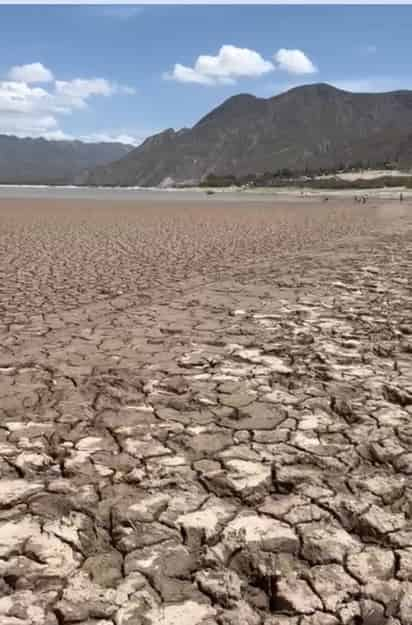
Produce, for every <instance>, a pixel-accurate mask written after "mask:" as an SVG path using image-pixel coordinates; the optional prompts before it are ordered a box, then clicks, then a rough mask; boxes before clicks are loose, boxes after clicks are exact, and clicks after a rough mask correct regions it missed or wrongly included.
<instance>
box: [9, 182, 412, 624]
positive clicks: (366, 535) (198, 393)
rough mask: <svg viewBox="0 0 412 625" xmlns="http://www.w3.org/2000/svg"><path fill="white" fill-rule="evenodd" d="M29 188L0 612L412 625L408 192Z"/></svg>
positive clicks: (53, 618)
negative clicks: (361, 200)
mask: <svg viewBox="0 0 412 625" xmlns="http://www.w3.org/2000/svg"><path fill="white" fill-rule="evenodd" d="M2 194H3V191H2ZM21 195H22V193H20V197H16V193H14V195H12V196H10V195H9V196H7V197H5V196H4V195H3V197H2V198H1V199H0V415H1V423H0V469H1V484H0V568H1V573H0V579H1V582H0V583H1V595H0V623H1V625H66V624H67V625H69V624H74V623H76V624H79V625H80V624H81V625H410V624H411V623H412V519H411V514H412V488H411V481H410V476H411V474H412V427H411V417H412V279H411V278H412V201H410V200H408V199H406V200H405V201H404V202H402V203H401V202H399V201H395V200H388V199H380V198H378V197H375V198H371V199H370V200H369V201H368V202H367V203H366V204H364V205H360V204H355V203H354V201H353V198H345V197H333V199H330V200H329V201H328V202H322V201H319V200H318V199H316V198H304V199H299V198H296V197H285V198H283V199H282V198H277V199H276V198H269V199H268V198H267V197H265V198H264V199H259V198H255V197H253V198H248V199H247V200H245V199H244V198H243V197H242V201H235V200H230V199H229V200H228V199H226V200H223V199H221V198H220V197H216V196H213V197H211V198H207V197H202V198H201V197H195V198H192V197H191V196H188V195H187V196H185V198H186V199H184V200H183V199H181V198H179V196H178V195H174V196H173V198H174V199H170V198H169V197H168V198H166V199H163V197H164V196H159V198H155V199H153V196H151V199H148V198H147V197H140V198H139V199H136V198H134V199H133V200H132V201H131V200H130V198H129V199H126V198H123V199H121V200H120V199H119V200H116V199H115V198H113V197H112V196H107V199H104V200H99V199H97V198H87V197H86V198H83V199H77V200H71V199H68V198H67V197H66V198H65V199H63V198H61V197H59V196H58V195H57V196H56V195H55V196H54V197H48V198H44V197H37V198H34V197H32V196H27V195H26V196H25V197H21ZM328 195H331V194H328ZM170 196H172V194H170Z"/></svg>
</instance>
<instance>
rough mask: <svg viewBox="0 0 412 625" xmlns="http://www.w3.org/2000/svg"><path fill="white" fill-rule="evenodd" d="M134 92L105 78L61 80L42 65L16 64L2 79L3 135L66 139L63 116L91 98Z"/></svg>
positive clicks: (0, 116)
mask: <svg viewBox="0 0 412 625" xmlns="http://www.w3.org/2000/svg"><path fill="white" fill-rule="evenodd" d="M40 84H41V86H39V85H40ZM134 93H136V91H135V89H134V88H133V87H129V86H124V85H119V84H117V83H115V82H112V81H110V80H107V79H105V78H95V77H93V78H74V79H72V80H58V79H57V78H55V77H54V75H53V72H52V71H51V70H50V69H48V68H47V67H45V66H44V65H42V64H41V63H39V62H35V63H29V64H26V65H15V66H13V67H11V68H10V70H9V71H8V72H7V74H6V76H5V78H4V79H3V80H1V78H0V133H4V134H15V135H17V136H33V137H36V136H44V137H47V138H66V137H68V135H66V134H65V133H64V132H63V130H62V129H61V128H60V117H61V116H64V115H70V114H72V113H73V112H74V111H76V110H81V109H87V108H88V107H89V105H90V100H91V98H96V97H111V96H114V95H132V94H134Z"/></svg>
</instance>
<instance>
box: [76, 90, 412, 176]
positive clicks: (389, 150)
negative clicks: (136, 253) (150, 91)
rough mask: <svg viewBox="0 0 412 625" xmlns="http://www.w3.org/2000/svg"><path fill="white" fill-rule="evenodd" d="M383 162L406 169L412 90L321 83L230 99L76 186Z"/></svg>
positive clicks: (411, 141) (410, 153)
mask: <svg viewBox="0 0 412 625" xmlns="http://www.w3.org/2000/svg"><path fill="white" fill-rule="evenodd" d="M388 161H390V162H392V163H397V164H398V165H400V166H409V165H412V91H394V92H390V93H350V92H347V91H342V90H340V89H336V88H335V87H332V86H330V85H327V84H323V83H321V84H312V85H305V86H300V87H296V88H294V89H291V90H289V91H287V92H285V93H282V94H280V95H276V96H274V97H272V98H268V99H265V98H258V97H255V96H253V95H249V94H240V95H236V96H233V97H231V98H229V99H228V100H226V101H225V102H223V104H221V105H220V106H218V107H217V108H215V109H214V110H212V111H211V112H210V113H209V114H207V115H206V116H205V117H203V118H202V119H201V120H200V121H199V122H198V123H197V124H196V125H195V126H193V128H184V129H182V130H179V131H177V132H176V131H174V130H173V129H168V130H165V131H164V132H161V133H159V134H157V135H154V136H152V137H149V138H148V139H146V141H144V143H142V144H141V145H140V146H138V147H137V148H135V149H134V150H131V151H130V152H128V153H127V154H126V155H125V156H124V157H122V158H121V159H119V160H118V161H116V162H114V163H111V164H108V165H103V166H100V167H97V168H96V169H95V170H93V171H92V172H89V173H87V174H86V175H84V176H83V177H81V181H82V182H83V183H85V184H91V185H95V184H98V185H127V186H133V185H142V186H152V185H162V184H163V185H167V184H172V183H185V182H186V183H197V182H199V181H201V180H202V179H204V178H205V177H206V176H208V175H210V174H216V175H220V176H225V175H235V176H242V175H247V174H256V173H263V172H265V171H269V172H274V171H278V170H279V169H282V168H288V169H290V170H292V171H294V172H303V171H305V170H306V171H312V172H313V171H315V172H316V170H318V169H319V168H329V169H330V168H332V169H333V168H339V167H342V166H353V165H354V164H356V163H362V165H363V166H371V167H372V166H376V165H382V164H383V163H385V162H388Z"/></svg>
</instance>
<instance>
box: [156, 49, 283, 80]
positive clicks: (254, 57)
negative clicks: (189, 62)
mask: <svg viewBox="0 0 412 625" xmlns="http://www.w3.org/2000/svg"><path fill="white" fill-rule="evenodd" d="M273 69H274V66H273V63H272V62H271V61H266V60H265V59H264V58H263V57H262V56H261V55H260V54H259V53H258V52H256V51H255V50H249V49H248V48H237V47H236V46H231V45H224V46H222V47H221V48H220V50H219V52H218V54H217V55H216V56H210V55H207V54H202V55H200V56H199V57H198V58H197V60H196V62H195V64H194V66H193V67H187V66H186V65H181V64H180V63H176V64H175V66H174V68H173V70H172V72H170V73H167V74H165V75H164V78H166V79H169V80H176V81H178V82H184V83H189V82H191V83H197V84H200V85H217V84H233V83H234V82H235V81H236V79H238V78H246V77H248V78H255V77H259V76H262V75H263V74H266V73H268V72H271V71H273Z"/></svg>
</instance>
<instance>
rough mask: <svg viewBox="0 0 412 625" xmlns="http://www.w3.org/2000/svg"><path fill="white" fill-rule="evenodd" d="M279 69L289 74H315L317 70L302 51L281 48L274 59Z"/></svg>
mask: <svg viewBox="0 0 412 625" xmlns="http://www.w3.org/2000/svg"><path fill="white" fill-rule="evenodd" d="M273 58H274V59H275V61H276V63H277V67H278V69H280V70H282V71H285V72H288V73H289V74H314V73H315V72H317V71H318V70H317V68H316V67H315V65H314V64H313V63H312V61H311V60H310V59H309V57H307V56H306V54H305V53H304V52H302V50H287V49H286V48H281V49H280V50H278V51H277V52H276V54H275V55H274V57H273Z"/></svg>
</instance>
